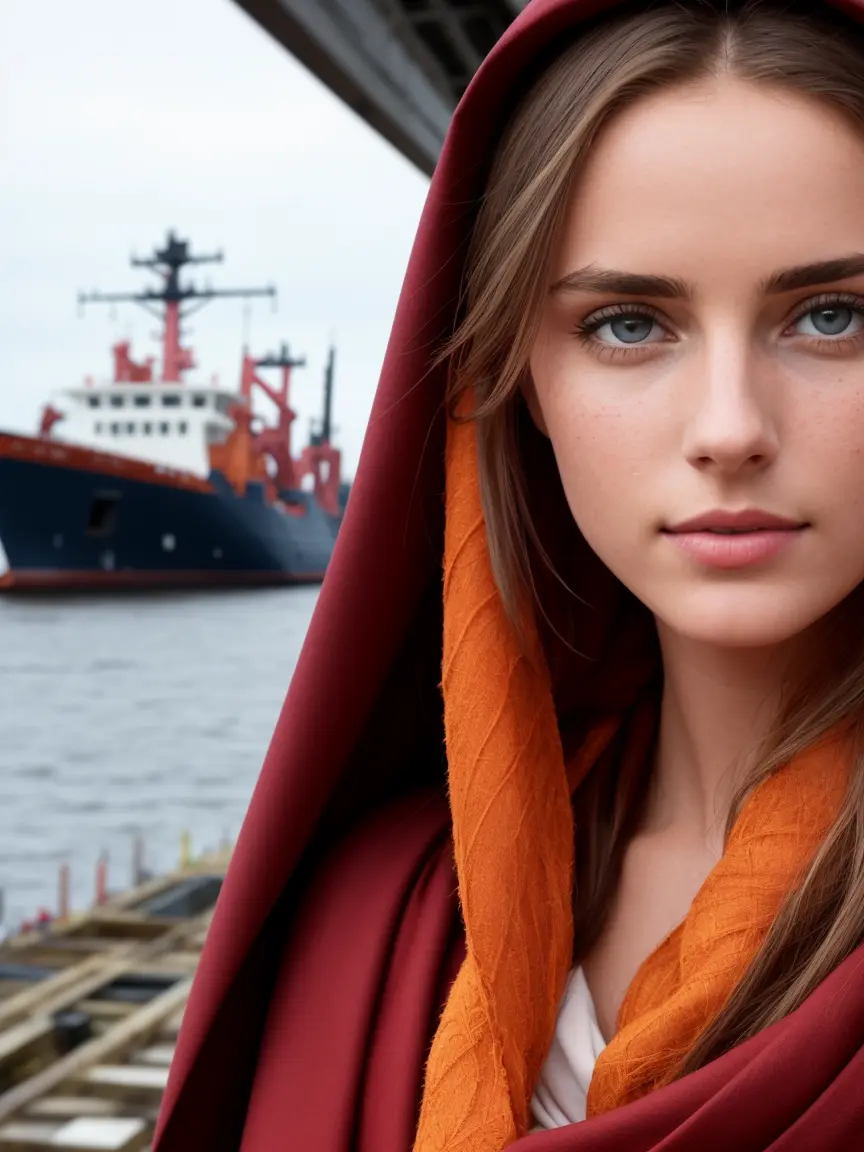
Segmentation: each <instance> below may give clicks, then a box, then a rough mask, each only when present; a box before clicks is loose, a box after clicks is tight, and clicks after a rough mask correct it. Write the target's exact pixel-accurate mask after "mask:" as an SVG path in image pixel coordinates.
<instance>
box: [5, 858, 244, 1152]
mask: <svg viewBox="0 0 864 1152" xmlns="http://www.w3.org/2000/svg"><path fill="white" fill-rule="evenodd" d="M228 858H229V853H228V852H227V851H226V852H224V853H221V854H220V855H218V856H214V857H208V858H205V859H202V860H200V861H197V862H194V863H189V864H186V865H185V866H183V867H182V868H180V869H178V870H177V871H175V872H172V873H169V874H167V875H165V876H162V877H160V878H159V879H157V880H152V881H149V882H147V883H146V884H143V885H141V886H140V887H138V888H134V889H132V890H130V891H129V892H127V893H124V894H123V895H122V896H116V897H110V898H108V899H107V900H106V902H105V903H103V904H100V905H98V906H97V907H94V908H93V909H91V910H90V911H88V912H86V913H82V914H79V915H76V916H70V917H68V918H66V919H64V920H62V921H55V922H53V923H52V924H50V925H47V926H46V927H44V928H41V929H38V930H34V931H30V932H27V933H24V934H22V935H20V936H16V937H14V938H12V939H10V940H7V941H6V942H5V943H4V944H2V945H0V1152H48V1150H50V1149H65V1150H66V1152H97V1150H101V1152H106V1150H110V1152H141V1150H145V1152H146V1150H147V1149H149V1148H150V1143H151V1140H152V1138H153V1129H154V1125H155V1122H156V1117H157V1115H158V1111H159V1104H160V1101H161V1099H162V1093H163V1091H164V1089H165V1085H166V1082H167V1078H168V1068H169V1065H170V1063H171V1058H172V1056H173V1054H174V1045H175V1042H176V1038H177V1033H178V1030H179V1028H180V1022H181V1020H182V1017H183V1008H184V1006H185V1003H186V999H187V997H188V995H189V990H190V987H191V984H192V977H193V975H194V972H195V968H196V965H197V963H198V958H199V956H200V953H201V949H202V947H203V945H204V938H205V936H206V934H207V929H208V927H209V923H210V918H211V916H212V913H213V906H214V904H215V901H216V897H217V895H218V893H219V889H220V887H221V884H222V879H223V877H224V874H225V870H226V868H227V866H228ZM190 1152H191V1150H190Z"/></svg>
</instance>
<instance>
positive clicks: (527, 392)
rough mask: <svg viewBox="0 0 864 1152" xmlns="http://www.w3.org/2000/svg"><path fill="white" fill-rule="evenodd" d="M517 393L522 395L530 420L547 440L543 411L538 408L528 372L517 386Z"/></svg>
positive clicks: (547, 431) (531, 378) (547, 432)
mask: <svg viewBox="0 0 864 1152" xmlns="http://www.w3.org/2000/svg"><path fill="white" fill-rule="evenodd" d="M519 391H520V392H521V393H522V398H523V400H524V401H525V403H526V405H527V407H528V411H529V413H530V414H531V419H532V420H533V421H534V424H535V426H536V428H537V430H538V431H539V432H542V433H543V435H544V436H545V437H546V438H547V439H548V438H549V429H548V428H547V427H546V418H545V416H544V415H543V409H542V408H541V407H540V399H539V397H538V396H537V389H536V387H535V386H534V378H533V376H532V375H531V372H530V370H529V371H527V372H526V373H525V375H524V376H523V378H522V383H521V384H520V385H519Z"/></svg>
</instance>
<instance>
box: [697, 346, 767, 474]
mask: <svg viewBox="0 0 864 1152" xmlns="http://www.w3.org/2000/svg"><path fill="white" fill-rule="evenodd" d="M765 367H766V366H764V365H763V370H762V371H761V372H760V370H759V367H758V365H757V364H756V362H755V357H754V355H753V353H752V351H751V350H750V349H749V348H748V346H747V341H746V339H745V338H744V337H743V336H741V335H740V334H739V335H738V336H737V337H736V336H735V335H734V334H728V335H727V336H726V337H725V339H722V340H716V341H714V342H713V343H712V344H711V345H710V346H706V348H705V354H704V359H702V361H701V364H700V365H699V367H698V368H696V374H697V376H698V380H693V379H692V378H691V379H690V380H689V381H688V385H687V386H688V389H689V388H692V389H693V393H692V394H693V395H695V396H696V403H695V405H694V406H693V407H692V409H691V416H690V418H689V420H688V422H687V426H686V428H685V431H684V445H683V447H684V454H685V456H686V458H687V460H688V461H689V463H690V464H691V465H692V466H693V467H694V468H698V469H699V470H700V471H703V472H713V473H715V474H717V475H718V477H720V476H726V477H732V476H735V475H737V474H739V473H742V472H746V473H751V472H755V471H760V470H761V469H763V468H765V467H767V466H768V465H769V464H771V463H772V461H773V460H774V459H776V456H777V451H778V447H779V442H778V431H777V421H776V417H775V414H774V413H773V412H772V411H771V405H770V400H771V396H770V388H769V380H768V378H767V374H766V371H765V370H764V369H765Z"/></svg>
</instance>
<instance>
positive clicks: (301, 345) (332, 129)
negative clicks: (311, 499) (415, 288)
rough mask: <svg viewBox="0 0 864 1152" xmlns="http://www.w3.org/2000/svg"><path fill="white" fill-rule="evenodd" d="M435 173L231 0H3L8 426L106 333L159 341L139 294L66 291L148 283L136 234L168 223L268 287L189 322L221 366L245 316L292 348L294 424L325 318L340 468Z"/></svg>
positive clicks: (214, 269)
mask: <svg viewBox="0 0 864 1152" xmlns="http://www.w3.org/2000/svg"><path fill="white" fill-rule="evenodd" d="M427 186H428V182H427V180H426V179H425V177H423V176H421V175H420V174H419V173H418V172H417V171H416V170H415V169H414V168H412V167H411V166H410V165H409V164H408V162H407V161H405V160H403V159H402V157H401V156H399V155H398V154H397V153H396V152H395V151H394V150H393V149H392V148H391V147H390V145H389V144H386V143H385V142H384V141H382V140H380V139H379V138H378V137H377V136H375V135H374V133H373V132H372V131H371V130H370V129H368V128H367V127H366V125H365V124H363V123H362V122H361V121H360V120H359V119H358V118H357V117H356V116H355V115H354V114H353V113H351V112H349V111H348V110H347V109H346V108H345V107H343V105H342V104H340V103H339V101H338V100H337V99H336V98H335V97H333V96H331V94H330V93H329V91H327V90H326V89H325V88H324V87H323V86H322V85H321V84H319V83H318V81H316V80H314V79H313V78H312V77H311V76H310V75H309V74H308V73H307V72H306V71H305V70H304V69H303V68H302V67H301V66H300V65H299V64H298V63H296V62H295V60H294V59H293V57H291V56H290V55H289V54H288V53H287V52H285V51H284V49H282V48H281V47H280V46H279V45H278V44H276V43H275V42H274V41H273V40H271V39H270V38H269V37H268V36H267V35H266V33H264V32H263V31H262V30H261V29H260V28H259V27H258V26H257V25H256V24H255V23H253V21H252V20H251V19H249V17H247V16H246V14H245V13H244V12H243V11H242V10H241V9H240V8H239V7H238V6H237V5H236V4H235V3H234V2H233V0H146V3H132V2H130V0H74V2H73V3H70V2H69V0H39V2H38V3H36V2H34V0H0V244H2V249H0V306H2V309H0V427H3V428H11V429H15V430H20V431H33V430H35V426H36V423H37V419H38V414H39V411H40V410H41V406H42V404H43V402H44V401H45V400H46V399H47V398H48V396H49V395H50V394H51V393H52V392H54V391H56V390H57V389H62V388H63V387H66V386H71V385H77V384H79V383H80V382H81V381H82V379H83V377H84V376H85V375H88V374H92V375H96V376H97V377H107V375H108V373H109V371H110V363H111V362H110V352H109V349H110V345H111V343H113V342H114V340H116V339H118V338H121V337H131V339H132V341H133V354H134V355H136V356H138V357H140V358H142V359H143V357H144V356H145V355H147V354H156V353H157V351H158V348H157V345H156V343H155V342H154V340H153V339H152V337H153V335H154V333H155V330H156V323H155V321H154V320H153V319H152V318H151V317H148V316H147V315H146V313H144V312H143V311H139V309H138V308H137V307H136V306H135V305H120V306H118V307H117V308H116V310H115V311H114V313H113V314H112V312H111V310H110V308H109V307H108V306H106V305H91V306H89V307H88V308H87V309H86V310H85V312H84V315H83V317H79V316H78V314H77V311H78V310H77V304H76V298H77V293H78V291H79V290H82V289H83V290H90V289H93V288H97V289H99V290H102V291H117V290H123V291H125V290H132V291H137V290H140V289H141V288H144V287H146V286H147V284H148V282H149V281H148V277H149V276H150V274H149V273H147V272H146V271H145V270H141V269H137V270H136V269H132V268H130V267H129V264H128V259H129V256H130V254H131V253H132V252H133V251H134V252H136V253H137V254H138V255H147V254H149V252H150V250H151V248H152V247H153V246H154V244H156V243H161V242H162V241H163V240H164V237H165V233H166V231H167V230H168V229H169V228H174V229H176V230H177V232H178V233H179V235H180V236H181V237H183V238H188V239H190V240H191V241H192V242H193V246H194V247H195V248H197V249H198V250H199V251H202V252H203V251H207V252H209V251H211V250H214V249H218V248H222V249H223V250H224V253H225V262H224V263H223V264H222V265H221V266H220V265H213V266H211V267H206V268H202V269H200V270H198V271H197V272H195V270H192V272H193V273H194V274H195V275H196V276H197V278H198V280H199V281H200V282H201V283H204V282H205V281H206V279H208V278H209V279H210V280H211V281H212V283H213V286H214V287H217V286H219V287H223V286H224V287H234V286H258V285H266V284H268V283H271V282H272V283H274V284H276V286H277V288H278V289H279V298H278V308H277V311H275V312H274V311H273V310H272V305H271V303H270V302H269V301H266V300H261V301H255V302H252V304H251V306H250V305H244V304H243V302H242V301H216V302H214V303H212V304H209V305H208V306H207V307H206V308H205V309H203V310H202V312H201V313H199V314H198V315H197V316H195V317H194V318H190V321H189V324H190V327H191V329H192V335H191V340H190V343H191V344H192V345H193V346H194V348H195V350H196V353H197V356H198V361H199V364H200V369H201V373H202V375H203V378H205V379H209V377H210V375H211V374H212V373H214V372H215V373H217V374H218V375H219V378H220V382H221V383H224V384H230V385H231V386H232V387H235V386H236V385H237V383H238V379H239V369H240V357H241V348H242V344H243V341H244V333H246V332H248V334H249V336H250V338H251V346H252V350H253V351H254V352H256V353H260V354H264V353H265V352H267V351H269V350H271V349H276V348H278V346H279V345H280V344H281V342H282V341H283V340H287V341H289V342H290V344H291V347H292V351H293V352H296V353H297V354H305V355H306V356H307V359H308V367H307V368H306V369H304V370H302V371H300V372H298V373H296V375H295V380H296V390H295V394H294V399H295V407H296V408H297V410H298V413H299V416H300V421H299V436H297V438H296V439H295V445H296V443H297V440H301V439H302V440H305V437H306V435H307V432H308V425H309V419H310V417H312V416H317V414H318V411H319V407H320V395H321V375H322V370H323V365H324V361H325V359H326V351H327V342H328V338H329V336H330V334H331V333H333V334H334V335H335V338H336V343H337V348H338V361H337V377H336V383H337V388H336V424H337V427H338V429H339V440H340V443H341V445H342V447H343V449H344V452H345V462H346V465H347V471H348V473H349V474H350V473H352V472H353V469H354V467H355V465H356V461H357V456H358V454H359V450H360V445H361V442H362V437H363V430H364V426H365V423H366V420H367V417H368V413H369V409H370V407H371V403H372V398H373V395H374V391H375V386H376V383H377V378H378V372H379V369H380V365H381V360H382V358H383V354H384V349H385V346H386V341H387V337H388V334H389V330H390V324H391V321H392V317H393V312H394V309H395V306H396V301H397V298H398V293H399V288H400V285H401V282H402V277H403V275H404V272H405V266H406V263H407V260H408V255H409V252H410V247H411V243H412V240H413V237H414V231H415V229H416V226H417V221H418V219H419V216H420V212H421V209H422V205H423V200H424V197H425V195H426V189H427ZM154 283H155V281H154ZM247 313H248V314H247Z"/></svg>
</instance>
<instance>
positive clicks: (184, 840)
mask: <svg viewBox="0 0 864 1152" xmlns="http://www.w3.org/2000/svg"><path fill="white" fill-rule="evenodd" d="M191 863H192V837H191V836H190V835H189V833H188V832H182V833H181V834H180V867H181V868H188V867H189V865H190V864H191Z"/></svg>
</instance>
